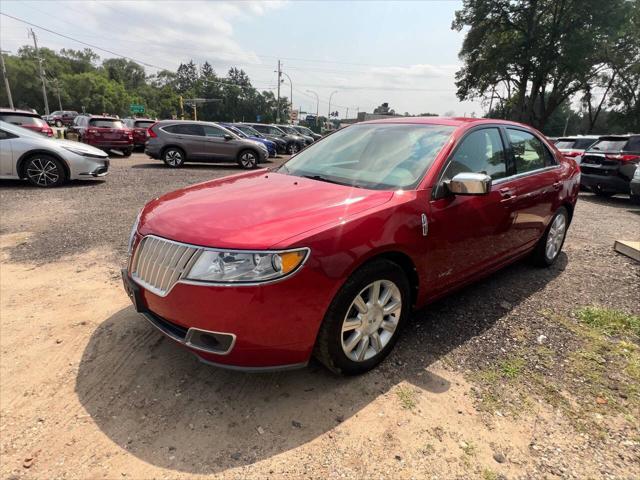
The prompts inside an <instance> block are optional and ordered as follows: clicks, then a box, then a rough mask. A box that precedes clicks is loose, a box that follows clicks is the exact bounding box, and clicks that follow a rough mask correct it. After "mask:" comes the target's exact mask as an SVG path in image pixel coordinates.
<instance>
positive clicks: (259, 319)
mask: <svg viewBox="0 0 640 480" xmlns="http://www.w3.org/2000/svg"><path fill="white" fill-rule="evenodd" d="M308 267H309V265H305V267H304V268H302V269H300V271H298V272H296V273H295V274H294V275H292V276H291V277H287V278H286V279H283V280H281V281H279V282H274V283H270V284H263V285H253V286H237V287H236V286H231V287H229V286H214V285H193V284H188V283H180V282H179V283H177V284H175V285H174V287H173V288H172V289H171V291H170V292H169V293H168V294H167V295H166V296H164V297H160V296H158V295H156V294H154V293H152V292H150V291H149V290H146V289H145V288H143V287H141V286H140V285H138V284H136V283H135V281H134V280H133V279H132V278H131V276H130V275H129V274H128V272H127V271H126V270H123V273H122V278H123V282H124V285H125V290H126V291H127V293H128V294H129V297H130V298H131V299H132V301H133V303H134V306H135V307H136V310H137V311H138V312H140V313H142V314H143V315H144V316H145V317H146V318H147V320H148V321H150V322H151V323H152V325H154V327H156V328H157V329H158V330H160V331H161V332H162V333H163V334H165V335H166V336H168V337H169V338H171V339H172V340H174V341H176V342H177V343H179V344H181V345H182V346H184V347H186V348H188V349H189V350H191V351H192V352H193V353H194V354H196V355H197V356H198V358H199V359H200V360H202V361H203V362H206V363H209V364H213V365H217V366H220V367H225V368H232V369H240V370H249V371H264V370H282V369H291V368H297V367H303V366H304V365H306V364H307V362H308V360H309V357H310V355H311V352H312V350H313V346H314V343H315V338H316V334H317V331H318V328H319V326H320V323H321V322H322V319H323V318H324V313H325V311H326V309H327V307H328V305H329V303H330V301H331V299H332V298H333V295H334V294H335V290H336V288H337V282H336V281H335V279H334V280H330V279H329V278H327V277H326V276H324V275H319V274H318V273H316V272H315V271H314V269H312V268H308ZM192 330H196V331H199V332H205V333H206V334H213V335H214V336H215V335H223V336H224V338H229V336H232V337H233V338H234V340H233V342H232V343H231V345H230V347H229V348H228V349H227V350H225V351H215V349H214V350H211V349H209V350H207V349H203V348H201V345H200V344H198V343H197V341H196V342H194V341H193V340H192V339H193V334H190V333H189V332H191V331H192ZM176 332H177V333H176ZM214 346H215V344H214Z"/></svg>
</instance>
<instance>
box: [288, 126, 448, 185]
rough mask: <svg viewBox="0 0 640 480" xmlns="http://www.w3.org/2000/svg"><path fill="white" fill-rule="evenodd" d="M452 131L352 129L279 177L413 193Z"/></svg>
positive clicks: (301, 158) (332, 138) (315, 146)
mask: <svg viewBox="0 0 640 480" xmlns="http://www.w3.org/2000/svg"><path fill="white" fill-rule="evenodd" d="M453 130H454V127H449V126H445V125H401V124H397V125H393V124H369V125H354V126H351V127H347V128H345V129H343V130H340V131H338V132H336V133H334V134H333V135H331V136H329V137H327V138H326V139H325V140H323V141H322V142H318V143H314V144H312V145H311V146H310V147H308V148H307V149H305V150H303V151H302V152H300V153H299V154H298V155H297V156H295V157H293V158H292V159H291V160H290V161H289V162H287V163H286V164H284V165H283V166H282V167H281V169H280V172H282V173H288V174H290V175H297V176H302V177H316V176H318V177H320V178H322V179H324V180H326V181H328V182H335V183H341V184H346V185H354V186H357V187H364V188H371V189H377V190H387V189H389V190H391V189H393V190H396V189H399V188H413V187H415V186H416V185H417V184H418V183H419V182H420V180H421V179H422V177H423V175H424V173H425V171H426V170H427V169H428V168H429V167H430V166H431V164H432V162H433V160H434V159H435V158H436V155H437V154H438V152H440V150H441V149H442V146H443V145H444V143H445V142H446V141H447V140H448V139H449V137H450V136H451V132H453Z"/></svg>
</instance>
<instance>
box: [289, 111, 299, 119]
mask: <svg viewBox="0 0 640 480" xmlns="http://www.w3.org/2000/svg"><path fill="white" fill-rule="evenodd" d="M289 118H291V120H292V121H296V120H298V110H291V111H290V112H289Z"/></svg>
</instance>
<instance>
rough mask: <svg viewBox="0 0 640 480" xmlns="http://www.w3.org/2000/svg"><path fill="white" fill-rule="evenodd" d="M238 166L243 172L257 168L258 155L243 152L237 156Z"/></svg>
mask: <svg viewBox="0 0 640 480" xmlns="http://www.w3.org/2000/svg"><path fill="white" fill-rule="evenodd" d="M238 165H240V166H241V167H242V168H244V169H245V170H251V169H252V168H256V167H257V166H258V155H256V152H254V151H253V150H243V151H241V152H240V154H239V155H238Z"/></svg>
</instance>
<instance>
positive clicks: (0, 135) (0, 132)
mask: <svg viewBox="0 0 640 480" xmlns="http://www.w3.org/2000/svg"><path fill="white" fill-rule="evenodd" d="M7 138H16V135H14V134H12V133H9V132H5V131H4V130H0V140H6V139H7Z"/></svg>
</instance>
